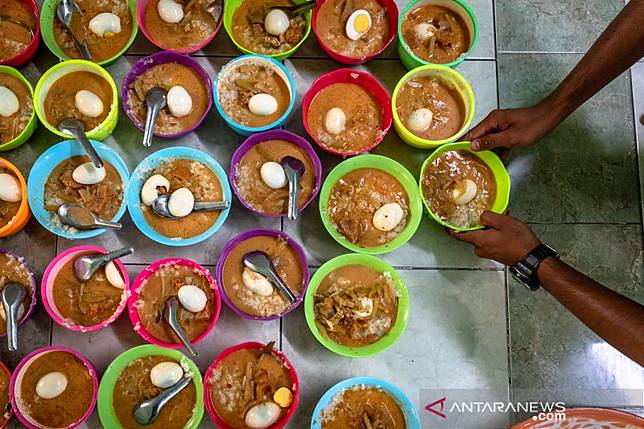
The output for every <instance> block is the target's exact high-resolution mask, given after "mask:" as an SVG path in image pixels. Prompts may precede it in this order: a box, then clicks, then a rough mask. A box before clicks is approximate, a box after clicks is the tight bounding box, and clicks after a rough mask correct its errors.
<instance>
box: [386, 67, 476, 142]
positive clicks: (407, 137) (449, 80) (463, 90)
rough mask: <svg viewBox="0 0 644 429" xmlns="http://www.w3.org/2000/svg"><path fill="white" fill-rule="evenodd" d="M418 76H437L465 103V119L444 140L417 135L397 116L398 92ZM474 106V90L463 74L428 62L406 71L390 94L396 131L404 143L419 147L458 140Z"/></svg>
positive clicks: (472, 115) (467, 126)
mask: <svg viewBox="0 0 644 429" xmlns="http://www.w3.org/2000/svg"><path fill="white" fill-rule="evenodd" d="M419 76H420V77H424V76H429V77H437V78H439V79H440V80H441V81H442V82H443V83H444V84H446V85H448V86H449V87H451V88H453V89H454V90H456V92H458V94H459V95H460V96H461V97H462V98H463V103H464V104H465V121H463V126H462V127H461V129H460V130H459V131H458V132H457V133H456V134H454V135H453V136H450V137H448V138H446V139H444V140H427V139H423V138H420V137H418V136H417V135H415V134H414V133H412V132H411V131H409V130H408V129H407V128H405V126H404V125H403V122H402V120H401V119H400V116H398V111H397V110H396V101H397V99H398V93H399V92H400V90H401V88H402V86H403V85H404V84H405V83H406V82H407V81H408V80H410V79H412V78H414V77H419ZM475 106H476V98H475V97H474V92H472V87H471V86H470V84H469V83H468V82H467V80H465V78H464V77H463V75H462V74H460V73H459V72H457V71H456V70H453V69H451V68H449V67H447V66H444V65H439V64H428V65H425V66H421V67H418V68H416V69H413V70H411V71H409V72H407V74H406V75H404V76H403V77H402V78H401V79H400V80H399V81H398V83H397V84H396V87H395V88H394V93H393V95H392V96H391V110H392V113H393V117H394V128H395V129H396V132H397V133H398V135H399V136H400V138H401V139H403V141H404V142H405V143H407V144H408V145H411V146H414V147H417V148H420V149H433V148H436V147H438V146H440V145H443V144H445V143H452V142H454V141H456V140H458V139H459V137H461V136H462V135H463V134H465V132H466V131H467V130H468V128H469V127H470V124H471V123H472V119H474V107H475Z"/></svg>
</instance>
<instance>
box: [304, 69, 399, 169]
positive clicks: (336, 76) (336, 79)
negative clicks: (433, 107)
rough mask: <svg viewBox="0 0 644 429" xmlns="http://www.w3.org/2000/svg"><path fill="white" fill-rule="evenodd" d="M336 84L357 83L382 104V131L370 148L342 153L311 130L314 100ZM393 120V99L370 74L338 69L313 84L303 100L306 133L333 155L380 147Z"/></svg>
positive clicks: (351, 154)
mask: <svg viewBox="0 0 644 429" xmlns="http://www.w3.org/2000/svg"><path fill="white" fill-rule="evenodd" d="M334 83H355V84H356V85H360V86H361V87H363V88H364V89H366V90H367V91H368V92H369V93H370V94H372V95H373V96H374V97H375V99H376V100H377V101H378V104H380V114H381V115H382V125H381V131H380V134H379V135H378V136H377V137H376V139H375V140H374V141H373V143H372V144H371V145H370V146H368V147H366V148H364V149H360V150H354V151H349V152H341V151H339V150H335V149H333V148H330V147H328V146H326V145H324V144H322V142H320V141H319V140H318V139H317V137H316V136H315V135H314V134H313V131H312V130H311V129H310V128H309V120H308V117H309V107H310V106H311V102H312V101H313V98H314V97H315V96H316V95H317V93H318V92H320V91H321V90H322V89H324V88H326V87H327V86H330V85H333V84H334ZM392 120H393V117H392V114H391V97H390V96H389V93H388V92H387V90H386V89H385V87H383V86H382V84H381V83H380V82H378V79H376V78H375V77H373V76H372V75H371V74H370V73H367V72H364V71H359V70H352V69H338V70H334V71H332V72H329V73H327V74H325V75H322V76H320V77H319V78H317V79H316V80H315V82H313V85H311V87H310V88H309V90H308V91H307V92H306V94H305V95H304V99H303V100H302V122H303V123H304V128H305V129H306V132H307V133H308V134H309V135H310V136H311V138H312V139H313V141H314V142H315V143H316V144H317V145H318V146H320V147H321V148H322V149H324V150H325V151H327V152H329V153H332V154H333V155H339V156H343V157H348V156H353V155H357V154H359V153H363V152H368V151H370V150H371V149H373V148H374V147H376V146H378V145H379V144H380V142H381V141H382V139H384V138H385V136H386V135H387V132H388V131H389V128H391V122H392Z"/></svg>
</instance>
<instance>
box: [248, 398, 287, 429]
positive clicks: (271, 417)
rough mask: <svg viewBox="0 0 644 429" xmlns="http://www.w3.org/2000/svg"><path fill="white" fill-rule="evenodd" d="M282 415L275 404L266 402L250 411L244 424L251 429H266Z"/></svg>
mask: <svg viewBox="0 0 644 429" xmlns="http://www.w3.org/2000/svg"><path fill="white" fill-rule="evenodd" d="M281 413H282V410H281V409H280V406H279V405H277V404H276V403H275V402H264V403H262V404H259V405H255V406H254V407H253V408H251V409H250V410H248V412H247V413H246V417H245V418H244V422H245V423H246V426H248V427H249V428H251V429H266V428H267V427H269V426H271V425H272V424H273V423H275V422H276V421H277V420H278V419H279V418H280V415H281Z"/></svg>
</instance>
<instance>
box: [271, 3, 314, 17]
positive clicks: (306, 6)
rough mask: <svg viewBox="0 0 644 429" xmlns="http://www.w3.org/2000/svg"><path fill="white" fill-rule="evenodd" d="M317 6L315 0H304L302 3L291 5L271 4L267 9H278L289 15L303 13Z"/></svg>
mask: <svg viewBox="0 0 644 429" xmlns="http://www.w3.org/2000/svg"><path fill="white" fill-rule="evenodd" d="M315 6H317V1H316V0H310V1H305V2H304V3H300V4H295V5H293V6H273V7H269V8H268V10H273V9H280V10H283V11H284V12H286V13H290V14H291V15H304V14H305V13H306V12H308V11H309V10H311V9H313V8H314V7H315Z"/></svg>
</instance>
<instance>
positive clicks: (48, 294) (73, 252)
mask: <svg viewBox="0 0 644 429" xmlns="http://www.w3.org/2000/svg"><path fill="white" fill-rule="evenodd" d="M88 252H89V253H97V254H100V253H108V252H107V250H106V249H103V248H102V247H98V246H76V247H72V248H71V249H67V250H65V251H64V252H62V253H60V254H59V255H58V256H56V257H55V258H54V259H53V260H52V261H51V262H50V263H49V265H47V269H46V270H45V274H43V277H42V282H41V285H40V294H41V296H42V302H43V304H44V306H45V310H47V313H49V315H50V316H51V318H52V319H54V321H55V322H56V323H58V324H59V325H60V326H62V327H64V328H67V329H71V330H72V331H76V332H92V331H98V330H99V329H103V328H105V327H106V326H108V325H109V324H111V323H112V322H114V321H115V320H116V319H118V318H119V316H120V315H121V313H123V310H125V307H126V305H127V299H128V298H129V296H130V277H129V275H128V272H127V268H125V265H123V263H122V262H121V261H120V260H118V259H117V260H116V261H114V263H115V264H116V266H117V268H118V269H119V272H120V273H121V276H122V277H123V280H124V281H125V288H124V289H123V295H122V297H121V302H120V304H119V306H118V307H117V308H116V311H115V312H114V314H113V315H112V316H111V317H110V318H109V319H107V320H105V321H103V322H101V323H99V324H98V325H94V326H80V325H74V324H73V323H70V322H69V321H68V320H65V318H64V317H63V315H62V314H60V312H59V311H58V308H57V307H56V303H55V302H54V296H53V290H54V280H56V277H57V276H58V273H59V272H60V270H61V269H62V268H63V266H64V265H65V264H66V263H68V262H69V261H70V260H72V259H75V258H76V257H77V255H79V254H81V253H88Z"/></svg>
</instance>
